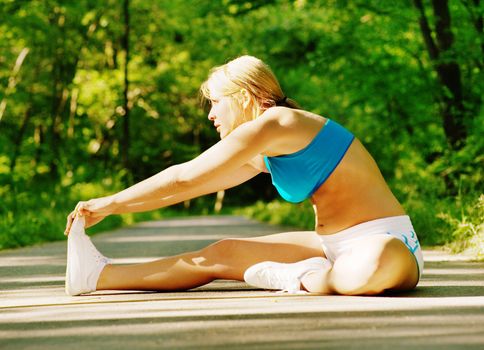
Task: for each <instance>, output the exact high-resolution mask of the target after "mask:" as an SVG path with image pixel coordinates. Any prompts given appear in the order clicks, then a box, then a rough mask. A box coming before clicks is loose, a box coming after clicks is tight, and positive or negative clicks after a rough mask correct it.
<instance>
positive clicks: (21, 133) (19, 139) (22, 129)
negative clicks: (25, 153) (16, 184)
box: [10, 105, 32, 174]
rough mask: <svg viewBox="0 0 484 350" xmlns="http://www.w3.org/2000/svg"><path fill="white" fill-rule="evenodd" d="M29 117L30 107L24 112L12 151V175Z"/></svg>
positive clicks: (30, 113) (30, 114) (30, 115)
mask: <svg viewBox="0 0 484 350" xmlns="http://www.w3.org/2000/svg"><path fill="white" fill-rule="evenodd" d="M30 117H32V105H30V106H29V107H28V108H27V110H26V111H25V115H24V119H23V120H22V125H21V126H20V130H19V132H18V134H17V137H16V138H15V145H14V150H13V155H12V159H11V161H10V172H11V173H12V174H13V172H14V170H15V165H16V163H17V158H18V156H19V154H20V148H21V146H22V141H23V138H24V134H25V130H26V129H27V125H28V124H29V121H30Z"/></svg>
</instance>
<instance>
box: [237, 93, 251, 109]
mask: <svg viewBox="0 0 484 350" xmlns="http://www.w3.org/2000/svg"><path fill="white" fill-rule="evenodd" d="M240 94H241V95H242V107H243V108H244V109H247V107H249V105H250V103H251V102H252V101H251V98H250V94H249V92H248V91H247V90H246V89H242V90H240Z"/></svg>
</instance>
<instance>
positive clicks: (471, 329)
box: [0, 216, 484, 350]
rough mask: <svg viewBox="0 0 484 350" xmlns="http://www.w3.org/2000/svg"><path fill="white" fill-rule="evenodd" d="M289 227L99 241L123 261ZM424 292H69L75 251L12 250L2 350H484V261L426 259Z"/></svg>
mask: <svg viewBox="0 0 484 350" xmlns="http://www.w3.org/2000/svg"><path fill="white" fill-rule="evenodd" d="M287 230H288V229H287V228H285V229H283V228H280V227H275V226H270V225H265V224H260V223H257V222H254V221H249V220H246V219H244V218H241V217H227V216H219V217H195V218H184V219H171V220H164V221H155V222H146V223H141V224H138V225H136V226H132V227H128V228H123V229H118V230H115V231H111V232H106V233H103V234H99V235H96V236H95V237H94V238H93V241H94V243H95V244H96V246H97V247H98V248H99V249H100V251H101V252H103V253H104V254H105V255H107V256H108V257H112V258H114V262H115V263H121V264H124V263H136V262H145V261H150V260H153V259H156V258H159V257H160V256H165V255H173V254H177V253H180V252H184V251H187V250H194V249H199V248H201V247H203V246H205V245H207V244H209V243H211V242H213V241H215V240H218V239H221V238H225V237H249V236H258V235H263V234H271V233H276V232H284V231H287ZM424 255H425V258H426V269H425V272H424V275H423V279H422V281H421V282H420V284H419V286H418V287H417V289H416V290H415V291H413V292H410V293H404V294H398V295H388V296H382V297H348V296H316V295H305V296H300V295H278V294H275V293H274V292H267V291H262V290H256V289H254V288H251V287H249V286H248V285H246V284H245V283H241V282H233V281H224V280H220V281H215V282H213V283H211V284H209V285H206V286H204V287H201V288H198V289H194V290H191V291H188V292H178V293H154V292H136V291H132V292H131V291H130V292H126V291H124V292H123V291H101V292H96V293H94V294H91V295H86V296H80V297H69V296H67V295H65V294H64V274H65V261H66V242H56V243H48V244H44V245H40V246H35V247H28V248H22V249H16V250H10V251H3V252H0V349H16V350H19V349H49V350H55V349H62V350H65V349H83V350H84V349H90V350H92V349H106V350H107V349H160V348H161V349H228V348H230V349H327V348H341V349H352V348H358V349H377V348H381V349H389V348H392V349H460V348H465V349H483V348H484V263H482V262H481V263H476V262H469V261H465V260H464V258H463V257H459V256H457V257H456V256H447V255H445V254H443V253H439V252H435V251H425V252H424Z"/></svg>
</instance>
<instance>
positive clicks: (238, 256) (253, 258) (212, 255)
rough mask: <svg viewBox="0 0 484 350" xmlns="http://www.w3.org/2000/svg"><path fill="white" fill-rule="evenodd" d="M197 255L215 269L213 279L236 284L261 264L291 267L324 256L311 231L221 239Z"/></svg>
mask: <svg viewBox="0 0 484 350" xmlns="http://www.w3.org/2000/svg"><path fill="white" fill-rule="evenodd" d="M200 253H201V255H202V256H203V257H204V258H205V259H206V260H205V261H204V263H205V264H209V265H211V266H214V269H213V271H214V272H215V276H214V277H216V278H224V279H236V280H243V276H244V272H245V270H247V269H248V268H249V267H250V266H252V265H254V264H257V263H259V262H262V261H276V262H282V263H293V262H297V261H301V260H305V259H309V258H311V257H315V256H322V257H324V256H325V255H324V252H323V249H322V247H321V242H320V240H319V236H318V234H317V233H316V232H314V231H300V232H284V233H277V234H273V235H267V236H260V237H251V238H229V239H223V240H221V241H218V242H215V243H213V244H211V245H210V246H208V247H206V248H205V249H202V251H201V252H200Z"/></svg>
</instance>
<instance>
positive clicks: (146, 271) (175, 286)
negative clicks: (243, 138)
mask: <svg viewBox="0 0 484 350" xmlns="http://www.w3.org/2000/svg"><path fill="white" fill-rule="evenodd" d="M314 256H324V253H323V250H322V248H321V243H320V240H319V237H318V235H317V234H316V233H315V232H312V231H303V232H286V233H279V234H274V235H269V236H262V237H255V238H244V239H242V238H234V239H224V240H221V241H218V242H215V243H213V244H211V245H209V246H208V247H206V248H203V249H201V250H199V251H195V252H189V253H185V254H180V255H177V256H173V257H167V258H163V259H160V260H156V261H152V262H148V263H142V264H134V265H124V266H120V265H107V266H106V267H105V268H104V270H103V271H102V273H101V275H100V277H99V280H98V283H97V287H96V290H103V289H110V290H113V289H114V290H126V289H127V290H163V291H175V290H187V289H190V288H195V287H198V286H201V285H204V284H206V283H209V282H211V281H213V280H215V279H233V280H239V281H243V278H244V277H243V276H244V272H245V270H246V269H247V268H248V267H250V266H252V265H254V264H257V263H259V262H262V261H267V260H270V261H277V262H285V263H292V262H296V261H300V260H304V259H308V258H310V257H314Z"/></svg>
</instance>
